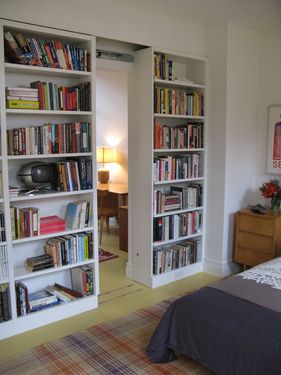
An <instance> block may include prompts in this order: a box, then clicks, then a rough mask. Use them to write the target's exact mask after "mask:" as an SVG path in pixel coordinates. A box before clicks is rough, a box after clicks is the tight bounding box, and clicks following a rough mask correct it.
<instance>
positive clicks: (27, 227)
mask: <svg viewBox="0 0 281 375" xmlns="http://www.w3.org/2000/svg"><path fill="white" fill-rule="evenodd" d="M10 216H11V230H12V239H13V240H15V239H20V238H26V237H33V236H38V235H39V234H40V210H39V209H38V208H35V207H25V208H17V207H11V208H10Z"/></svg>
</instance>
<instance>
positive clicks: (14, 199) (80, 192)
mask: <svg viewBox="0 0 281 375" xmlns="http://www.w3.org/2000/svg"><path fill="white" fill-rule="evenodd" d="M93 192H94V190H93V189H88V190H75V191H62V192H57V191H54V192H49V193H46V194H33V195H21V194H20V195H18V196H17V197H10V202H20V201H31V200H37V199H40V200H41V199H53V198H61V197H67V196H71V195H83V194H92V193H93Z"/></svg>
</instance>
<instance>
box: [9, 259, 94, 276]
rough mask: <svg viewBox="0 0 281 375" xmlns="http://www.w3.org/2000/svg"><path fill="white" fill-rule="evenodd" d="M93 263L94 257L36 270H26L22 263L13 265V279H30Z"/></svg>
mask: <svg viewBox="0 0 281 375" xmlns="http://www.w3.org/2000/svg"><path fill="white" fill-rule="evenodd" d="M93 263H95V260H94V259H88V260H85V261H83V262H77V263H71V264H67V265H65V266H61V267H52V268H47V269H45V270H42V271H37V272H31V271H28V270H27V269H26V268H25V267H24V266H23V265H21V266H15V280H16V281H18V280H24V279H31V278H34V277H38V276H44V275H48V274H50V273H54V272H60V271H64V270H69V269H71V268H75V267H79V266H85V265H87V264H93ZM17 269H18V271H19V272H20V271H25V273H24V274H21V275H20V274H17Z"/></svg>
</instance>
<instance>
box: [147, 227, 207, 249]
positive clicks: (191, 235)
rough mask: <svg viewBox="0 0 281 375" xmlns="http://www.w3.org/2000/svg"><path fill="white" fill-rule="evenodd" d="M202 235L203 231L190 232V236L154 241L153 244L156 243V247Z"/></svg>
mask: <svg viewBox="0 0 281 375" xmlns="http://www.w3.org/2000/svg"><path fill="white" fill-rule="evenodd" d="M202 235H203V231H201V232H200V233H195V234H190V235H189V236H183V237H178V238H173V239H172V240H167V241H157V242H153V245H154V247H157V246H162V245H168V244H172V243H175V242H180V241H184V240H189V239H191V238H196V237H200V236H202Z"/></svg>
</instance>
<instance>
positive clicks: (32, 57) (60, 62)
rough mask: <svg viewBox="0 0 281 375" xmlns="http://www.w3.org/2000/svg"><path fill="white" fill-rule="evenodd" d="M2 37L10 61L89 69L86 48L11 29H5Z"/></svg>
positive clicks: (59, 67)
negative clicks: (31, 35) (35, 36)
mask: <svg viewBox="0 0 281 375" xmlns="http://www.w3.org/2000/svg"><path fill="white" fill-rule="evenodd" d="M4 38H5V39H4V41H5V55H6V56H7V58H8V60H9V61H10V62H12V63H17V64H26V65H35V66H44V67H48V68H56V69H68V70H81V71H85V72H86V71H90V61H91V59H90V54H89V52H88V50H87V49H86V48H81V47H76V46H74V45H72V44H68V43H65V42H62V41H58V40H46V39H44V40H43V39H41V38H40V39H39V38H34V37H30V36H28V35H26V34H23V33H19V32H11V31H6V32H5V34H4Z"/></svg>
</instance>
